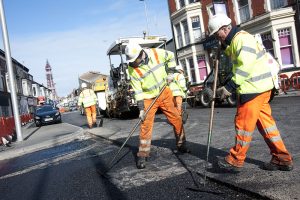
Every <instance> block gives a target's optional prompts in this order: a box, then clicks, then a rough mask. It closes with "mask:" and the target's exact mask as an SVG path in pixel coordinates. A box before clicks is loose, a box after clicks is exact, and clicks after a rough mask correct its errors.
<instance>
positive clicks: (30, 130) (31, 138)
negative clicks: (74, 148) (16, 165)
mask: <svg viewBox="0 0 300 200" xmlns="http://www.w3.org/2000/svg"><path fill="white" fill-rule="evenodd" d="M21 131H22V136H23V141H20V142H18V141H16V142H12V143H11V147H4V146H0V160H6V159H10V158H14V157H18V156H22V155H25V154H28V153H32V152H35V151H39V150H42V149H46V148H51V147H54V146H57V145H60V144H63V143H68V142H71V141H73V140H76V139H81V138H84V137H85V135H84V130H83V129H82V128H81V127H78V126H73V125H71V124H67V123H61V124H58V125H57V126H55V128H53V125H48V126H42V127H36V126H35V124H34V123H32V122H31V123H28V124H26V125H25V126H22V127H21Z"/></svg>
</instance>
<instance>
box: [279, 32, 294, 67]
mask: <svg viewBox="0 0 300 200" xmlns="http://www.w3.org/2000/svg"><path fill="white" fill-rule="evenodd" d="M278 37H279V44H280V54H281V60H282V65H283V68H284V67H292V66H293V64H294V59H293V50H292V41H291V34H290V29H289V28H286V29H281V30H278Z"/></svg>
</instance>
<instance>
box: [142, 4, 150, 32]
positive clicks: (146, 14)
mask: <svg viewBox="0 0 300 200" xmlns="http://www.w3.org/2000/svg"><path fill="white" fill-rule="evenodd" d="M140 1H143V2H144V7H145V16H146V23H147V34H148V35H149V27H148V13H147V6H146V0H140Z"/></svg>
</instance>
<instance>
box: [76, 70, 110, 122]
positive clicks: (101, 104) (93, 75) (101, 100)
mask: <svg viewBox="0 0 300 200" xmlns="http://www.w3.org/2000/svg"><path fill="white" fill-rule="evenodd" d="M107 79H108V76H107V75H105V74H102V73H100V72H95V71H89V72H86V73H83V74H82V75H80V76H79V78H78V80H79V85H81V83H86V84H87V85H88V88H90V89H92V90H94V92H95V94H96V95H97V98H98V102H97V115H98V116H100V115H104V116H105V115H106V99H105V90H106V87H107V81H108V80H107ZM78 95H79V92H78ZM80 111H81V112H80V113H81V114H84V109H81V110H80Z"/></svg>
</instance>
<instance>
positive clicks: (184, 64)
mask: <svg viewBox="0 0 300 200" xmlns="http://www.w3.org/2000/svg"><path fill="white" fill-rule="evenodd" d="M179 62H180V64H181V66H182V69H183V71H184V73H187V70H186V63H185V60H180V61H179Z"/></svg>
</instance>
